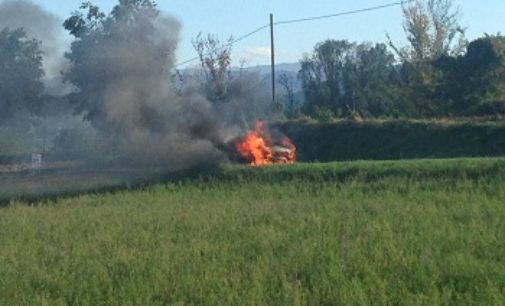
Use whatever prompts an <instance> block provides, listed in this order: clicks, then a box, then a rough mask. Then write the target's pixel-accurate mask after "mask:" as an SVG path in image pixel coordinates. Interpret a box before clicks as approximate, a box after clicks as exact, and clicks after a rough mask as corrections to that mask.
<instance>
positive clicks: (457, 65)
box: [436, 35, 505, 115]
mask: <svg viewBox="0 0 505 306" xmlns="http://www.w3.org/2000/svg"><path fill="white" fill-rule="evenodd" d="M436 65H437V68H438V69H440V70H441V71H442V72H443V75H444V82H443V83H441V84H440V86H439V87H438V91H439V94H440V95H443V96H444V97H446V98H447V99H448V100H449V101H451V108H452V109H451V110H452V111H453V113H456V114H460V115H462V114H468V113H471V112H475V111H476V110H478V109H481V110H483V109H486V111H484V113H485V114H491V113H490V112H493V108H494V107H490V105H489V104H493V103H494V104H501V105H502V106H501V108H503V106H504V105H503V104H505V37H504V36H501V35H486V36H485V37H481V38H478V39H476V40H474V41H472V42H471V43H470V44H469V45H468V49H467V52H466V53H465V54H464V55H462V56H459V57H457V58H454V57H442V58H440V59H439V60H438V61H437V62H436ZM495 106H496V105H495ZM477 112H481V111H477Z"/></svg>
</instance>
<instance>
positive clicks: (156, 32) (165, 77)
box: [68, 9, 224, 169]
mask: <svg viewBox="0 0 505 306" xmlns="http://www.w3.org/2000/svg"><path fill="white" fill-rule="evenodd" d="M119 13H121V12H119ZM134 14H135V15H134V17H133V18H130V17H128V18H117V17H116V18H114V19H113V21H111V22H108V23H107V24H106V25H105V26H104V28H103V29H101V30H99V31H102V32H100V34H99V36H98V37H106V38H107V39H103V40H101V39H100V38H98V39H97V38H96V36H93V38H92V39H89V37H88V36H86V35H83V36H81V37H79V39H78V40H77V41H76V42H74V43H73V45H72V51H74V52H75V51H76V50H77V52H75V54H74V55H70V56H69V58H70V61H71V64H72V66H71V68H70V70H69V73H68V76H69V77H68V79H69V80H70V81H71V82H72V83H74V85H76V86H77V88H78V89H79V91H78V92H76V93H75V94H74V95H73V97H72V98H71V99H74V100H75V101H77V109H78V110H80V111H82V113H83V114H84V115H85V116H86V117H87V119H89V120H90V121H91V122H92V124H93V125H94V126H95V127H96V128H97V129H98V130H99V131H101V132H102V133H103V135H104V136H106V137H108V138H109V139H108V140H109V148H110V147H113V148H114V150H115V152H114V154H116V155H118V156H120V157H121V158H125V159H126V160H128V161H132V162H134V163H139V164H145V163H156V164H162V165H165V166H168V167H170V168H171V169H174V168H183V167H188V166H192V165H195V164H199V163H209V162H216V161H220V160H222V159H223V158H224V155H223V153H222V152H221V151H220V150H219V149H218V148H217V147H219V146H220V145H221V144H222V143H223V141H222V138H223V137H222V135H223V132H222V128H221V125H220V123H219V122H220V121H219V120H218V117H217V116H216V113H215V112H214V108H213V105H211V103H210V102H209V101H207V100H206V99H205V98H204V97H203V96H202V95H200V94H199V92H198V90H193V89H191V87H190V86H186V87H185V89H184V90H182V92H180V91H178V90H177V89H176V88H175V85H174V82H173V80H172V76H171V73H172V68H173V66H174V61H175V55H174V52H175V49H176V46H177V41H178V36H179V29H180V25H179V23H178V22H177V21H176V20H175V19H173V18H171V17H169V16H166V15H164V14H158V15H156V17H153V15H152V11H150V10H149V9H145V11H144V9H140V10H138V11H135V13H134ZM132 20H133V21H132ZM97 40H98V41H99V43H96V41H97ZM81 51H82V52H81ZM83 59H85V60H83ZM83 62H85V65H78V64H76V63H83ZM108 153H109V154H110V152H108ZM106 154H107V153H106Z"/></svg>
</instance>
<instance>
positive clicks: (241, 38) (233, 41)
mask: <svg viewBox="0 0 505 306" xmlns="http://www.w3.org/2000/svg"><path fill="white" fill-rule="evenodd" d="M268 26H269V25H268V24H267V25H263V26H261V27H259V28H257V29H256V30H254V31H251V32H249V33H247V34H244V35H242V36H240V37H238V38H236V39H233V40H232V41H230V42H229V43H227V44H226V45H224V46H222V47H221V48H219V50H222V49H224V48H227V47H230V46H232V45H234V44H236V43H238V42H239V41H241V40H244V39H246V38H247V37H249V36H251V35H254V34H256V33H258V32H259V31H261V30H264V29H266V28H268ZM209 54H210V52H209V53H206V54H204V55H209ZM198 59H200V56H195V57H193V58H190V59H188V60H185V61H183V62H180V63H177V64H175V65H174V67H175V68H177V67H179V66H181V65H184V64H187V63H191V62H193V61H196V60H198Z"/></svg>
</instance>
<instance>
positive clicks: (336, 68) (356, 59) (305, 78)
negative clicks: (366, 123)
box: [299, 40, 397, 116]
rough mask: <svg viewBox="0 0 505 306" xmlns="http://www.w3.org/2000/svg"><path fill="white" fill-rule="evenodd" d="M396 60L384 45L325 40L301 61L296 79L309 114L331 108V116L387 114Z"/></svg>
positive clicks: (390, 100)
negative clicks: (300, 84)
mask: <svg viewBox="0 0 505 306" xmlns="http://www.w3.org/2000/svg"><path fill="white" fill-rule="evenodd" d="M394 64H395V59H394V56H393V54H392V53H391V52H389V51H388V49H387V46H386V45H385V44H376V45H371V44H369V43H363V44H356V43H349V42H347V41H345V40H342V41H332V40H327V41H325V42H323V43H319V44H317V45H316V47H315V49H314V53H313V55H312V56H311V57H309V56H306V57H305V58H304V59H303V60H302V61H301V65H302V67H301V70H300V72H299V77H300V79H301V80H302V85H303V91H304V94H305V99H306V105H305V110H306V111H307V112H308V113H309V114H310V113H313V112H318V111H320V110H321V109H330V110H332V111H333V113H334V114H337V115H343V114H345V113H349V112H350V111H353V112H361V113H366V114H370V115H374V116H379V115H384V114H386V113H387V112H388V111H389V110H390V108H391V104H392V99H393V97H392V96H393V94H392V84H393V82H394V81H395V76H396V75H397V72H396V69H395V66H394Z"/></svg>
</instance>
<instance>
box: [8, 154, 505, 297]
mask: <svg viewBox="0 0 505 306" xmlns="http://www.w3.org/2000/svg"><path fill="white" fill-rule="evenodd" d="M504 187H505V159H501V158H496V159H456V160H415V161H394V162H393V161H392V162H352V163H351V162H350V163H329V164H299V165H295V166H292V167H291V166H281V167H267V168H258V169H252V168H249V167H244V166H224V167H221V168H219V169H214V170H213V171H211V172H207V173H202V174H201V175H199V176H192V177H191V178H187V179H183V180H178V181H173V182H170V183H164V184H161V183H160V184H157V185H154V186H150V187H144V188H141V189H137V190H123V191H121V190H119V191H118V190H116V191H114V192H109V193H99V194H82V195H79V196H75V197H62V198H59V199H57V200H46V201H44V202H41V203H39V202H37V203H27V202H26V203H23V202H11V203H10V204H9V205H8V206H6V207H3V208H0V304H1V305H68V304H71V305H306V304H309V305H370V304H378V305H385V304H388V305H389V304H393V305H434V304H435V305H436V304H450V305H504V304H505V238H504V237H505V188H504Z"/></svg>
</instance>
